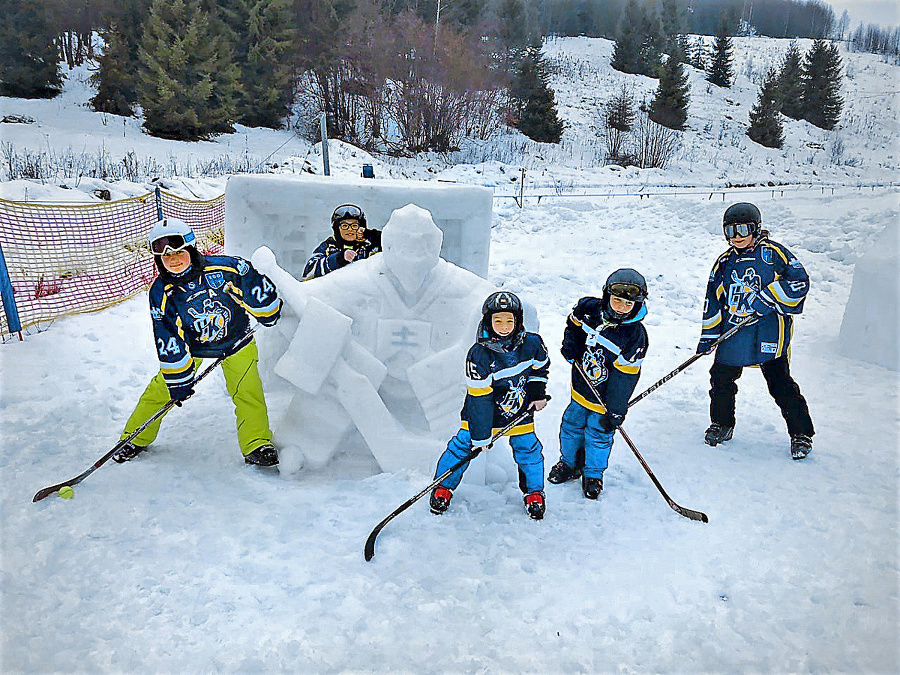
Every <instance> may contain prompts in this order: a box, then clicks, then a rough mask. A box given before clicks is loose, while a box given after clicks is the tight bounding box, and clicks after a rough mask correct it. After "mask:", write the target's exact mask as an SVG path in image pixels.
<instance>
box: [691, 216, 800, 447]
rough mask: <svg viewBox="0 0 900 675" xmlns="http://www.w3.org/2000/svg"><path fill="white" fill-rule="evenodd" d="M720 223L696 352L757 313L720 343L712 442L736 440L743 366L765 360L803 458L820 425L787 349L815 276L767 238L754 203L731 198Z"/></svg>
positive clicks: (713, 373)
mask: <svg viewBox="0 0 900 675" xmlns="http://www.w3.org/2000/svg"><path fill="white" fill-rule="evenodd" d="M722 228H723V230H724V233H725V239H726V240H727V241H728V243H729V244H730V246H729V248H728V250H727V251H725V253H723V254H722V255H721V256H719V259H718V260H716V263H715V264H714V265H713V268H712V272H711V273H710V275H709V283H708V284H707V286H706V301H705V305H704V311H703V332H702V333H701V336H700V342H699V344H698V345H697V353H698V354H700V353H705V352H708V351H709V350H710V349H711V348H712V343H713V342H715V340H716V338H718V337H719V336H720V335H721V334H722V333H723V332H725V331H727V330H728V329H729V328H731V326H733V325H734V324H736V323H739V322H740V321H742V320H744V319H746V318H747V317H749V316H755V317H757V321H756V322H755V323H753V324H752V325H749V326H747V327H746V328H742V329H741V330H740V331H738V332H737V333H736V334H735V335H734V336H733V337H731V338H730V339H729V340H727V341H726V342H723V343H722V344H720V345H719V346H718V348H717V349H716V358H715V361H714V362H713V365H712V367H711V368H710V370H709V379H710V385H711V388H710V390H709V396H710V406H709V416H710V421H711V422H712V423H711V424H710V426H709V428H708V429H707V430H706V436H705V439H704V440H705V442H706V443H707V444H708V445H712V446H715V445H718V444H719V443H724V442H725V441H728V440H731V437H732V434H733V433H734V424H735V416H734V408H735V397H736V395H737V380H738V378H739V377H740V376H741V372H742V370H743V368H744V366H759V368H760V370H762V374H763V377H764V378H765V380H766V385H767V386H768V389H769V393H770V394H771V395H772V398H774V399H775V403H776V404H777V405H778V407H779V408H780V409H781V415H782V417H784V421H785V422H786V423H787V428H788V433H789V434H790V437H791V457H792V458H793V459H798V460H799V459H804V458H805V457H806V456H807V455H808V454H809V453H810V451H811V450H812V437H813V434H814V433H815V430H814V429H813V423H812V419H811V418H810V416H809V409H808V408H807V405H806V399H804V398H803V394H801V393H800V387H798V386H797V383H796V382H794V380H793V378H792V377H791V372H790V365H789V363H788V356H789V351H790V344H791V334H792V332H793V315H795V314H800V312H801V311H803V302H804V300H805V299H806V294H807V292H808V291H809V276H808V275H807V273H806V270H804V269H803V265H801V264H800V261H799V260H797V259H796V258H795V257H794V255H793V254H792V253H791V252H790V251H788V250H787V248H785V247H784V246H782V245H781V244H779V243H777V242H774V241H771V240H770V239H769V233H768V232H767V231H766V230H763V229H762V215H761V214H760V212H759V209H758V208H756V206H754V205H753V204H750V203H747V202H740V203H738V204H732V205H731V206H729V207H728V209H727V210H726V211H725V215H724V216H723V218H722Z"/></svg>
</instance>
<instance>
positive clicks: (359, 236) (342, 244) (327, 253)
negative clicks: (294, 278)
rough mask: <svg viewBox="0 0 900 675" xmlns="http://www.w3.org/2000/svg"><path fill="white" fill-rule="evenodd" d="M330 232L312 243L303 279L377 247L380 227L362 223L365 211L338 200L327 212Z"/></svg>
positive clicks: (347, 263)
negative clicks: (334, 207)
mask: <svg viewBox="0 0 900 675" xmlns="http://www.w3.org/2000/svg"><path fill="white" fill-rule="evenodd" d="M331 230H332V232H333V234H332V236H330V237H328V239H326V240H325V241H323V242H322V243H321V244H319V245H318V247H316V250H315V251H313V254H312V256H310V258H309V260H308V261H307V262H306V267H304V268H303V279H304V281H305V280H307V279H315V278H317V277H322V276H325V275H326V274H328V273H329V272H333V271H334V270H338V269H341V268H342V267H346V266H347V265H349V264H350V263H352V262H353V261H355V260H364V259H366V258H368V257H370V256H372V255H374V254H376V253H378V252H380V251H381V231H380V230H372V229H368V228H367V227H366V214H365V213H363V210H362V209H361V208H359V207H358V206H356V205H355V204H342V205H341V206H338V207H337V208H336V209H335V210H334V213H332V214H331Z"/></svg>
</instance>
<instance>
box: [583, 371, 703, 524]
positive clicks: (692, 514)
mask: <svg viewBox="0 0 900 675" xmlns="http://www.w3.org/2000/svg"><path fill="white" fill-rule="evenodd" d="M573 365H574V366H575V368H576V370H578V373H579V375H581V378H582V379H583V380H584V381H585V383H587V386H588V387H590V389H591V393H592V394H594V398H596V399H597V401H598V402H599V403H600V405H602V406H603V407H604V408H605V407H606V406H605V405H604V403H603V401H602V400H601V399H600V395H599V394H598V393H597V389H596V388H595V387H594V385H593V384H591V381H590V380H589V379H588V378H587V375H585V373H584V369H583V368H582V367H581V364H580V363H578V362H577V361H575V363H574V364H573ZM616 429H618V430H619V433H620V434H622V438H624V439H625V442H626V443H627V444H628V447H629V448H631V451H632V452H633V453H634V456H635V457H637V458H638V461H639V462H640V463H641V466H642V467H644V471H646V472H647V475H648V476H650V480H652V481H653V484H654V485H655V486H656V489H657V490H659V493H660V494H661V495H662V496H663V498H664V499H665V500H666V503H668V505H669V506H670V507H671V508H672V510H673V511H675V513H677V514H678V515H680V516H684V517H685V518H690V519H691V520H699V521H701V522H704V523H708V522H709V518H708V517H707V515H706V514H705V513H702V512H701V511H694V510H693V509H686V508H684V507H683V506H679V505H678V504H676V503H675V502H674V501H672V498H671V497H670V496H669V495H668V494H667V493H666V491H665V490H664V489H663V486H662V485H661V484H660V482H659V481H658V480H657V479H656V476H655V475H653V471H651V470H650V467H649V466H648V465H647V462H645V461H644V458H643V457H641V453H640V452H638V449H637V447H636V446H635V444H634V443H632V442H631V438H629V437H628V434H626V433H625V430H624V429H623V428H622V427H621V426H618V427H616Z"/></svg>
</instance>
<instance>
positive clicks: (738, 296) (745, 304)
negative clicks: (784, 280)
mask: <svg viewBox="0 0 900 675" xmlns="http://www.w3.org/2000/svg"><path fill="white" fill-rule="evenodd" d="M760 288H762V279H761V278H760V276H759V274H757V273H756V270H755V269H753V268H752V267H748V268H747V269H746V270H744V274H743V276H738V273H737V270H731V284H730V285H729V286H728V310H729V313H730V314H731V315H732V316H733V317H735V316H736V317H745V316H749V315H750V314H752V313H753V305H752V302H753V299H754V298H755V297H756V294H757V293H759V289H760Z"/></svg>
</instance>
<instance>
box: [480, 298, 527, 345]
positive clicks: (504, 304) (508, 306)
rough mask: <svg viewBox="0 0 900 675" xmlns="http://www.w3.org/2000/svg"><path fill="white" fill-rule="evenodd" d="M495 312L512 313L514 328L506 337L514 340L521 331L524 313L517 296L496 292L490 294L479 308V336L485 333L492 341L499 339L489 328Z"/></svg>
mask: <svg viewBox="0 0 900 675" xmlns="http://www.w3.org/2000/svg"><path fill="white" fill-rule="evenodd" d="M497 312H512V315H513V317H515V320H516V327H515V329H514V330H513V332H512V334H511V335H509V336H507V337H512V338H516V337H517V336H518V335H519V334H520V333H521V332H522V329H523V327H522V323H523V319H524V313H523V312H522V302H521V301H520V300H519V298H518V296H516V294H515V293H510V292H509V291H497V292H496V293H491V294H490V295H489V296H488V297H487V300H485V301H484V304H483V305H482V306H481V330H480V331H479V334H485V333H486V334H487V335H488V336H490V337H492V338H494V339H496V338H498V337H500V336H499V335H497V334H496V333H494V330H493V328H492V327H491V316H492V315H493V314H496V313H497Z"/></svg>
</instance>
